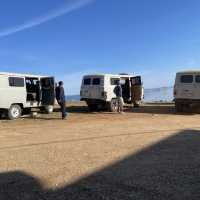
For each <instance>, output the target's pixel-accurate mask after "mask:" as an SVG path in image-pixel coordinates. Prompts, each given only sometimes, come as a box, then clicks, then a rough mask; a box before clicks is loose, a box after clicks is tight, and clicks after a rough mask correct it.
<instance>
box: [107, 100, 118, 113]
mask: <svg viewBox="0 0 200 200" xmlns="http://www.w3.org/2000/svg"><path fill="white" fill-rule="evenodd" d="M118 103H119V102H118V100H117V99H112V100H111V101H110V103H109V110H110V112H118Z"/></svg>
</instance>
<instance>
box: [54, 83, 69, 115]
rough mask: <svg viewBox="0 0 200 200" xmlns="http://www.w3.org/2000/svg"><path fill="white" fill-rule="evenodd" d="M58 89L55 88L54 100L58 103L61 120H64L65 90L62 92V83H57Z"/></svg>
mask: <svg viewBox="0 0 200 200" xmlns="http://www.w3.org/2000/svg"><path fill="white" fill-rule="evenodd" d="M58 85H59V86H58V87H56V100H57V101H58V104H59V105H60V108H61V113H62V119H65V118H66V117H67V113H66V101H65V90H64V87H63V86H64V84H63V82H62V81H60V82H59V83H58Z"/></svg>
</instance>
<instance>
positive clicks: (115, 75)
mask: <svg viewBox="0 0 200 200" xmlns="http://www.w3.org/2000/svg"><path fill="white" fill-rule="evenodd" d="M90 76H109V77H133V76H134V75H130V74H103V73H97V74H88V75H84V77H90Z"/></svg>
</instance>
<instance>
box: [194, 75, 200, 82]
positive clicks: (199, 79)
mask: <svg viewBox="0 0 200 200" xmlns="http://www.w3.org/2000/svg"><path fill="white" fill-rule="evenodd" d="M195 82H196V83H200V75H197V76H196V77H195Z"/></svg>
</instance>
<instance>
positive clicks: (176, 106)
mask: <svg viewBox="0 0 200 200" xmlns="http://www.w3.org/2000/svg"><path fill="white" fill-rule="evenodd" d="M183 107H184V106H183V104H181V103H178V102H175V109H176V112H183Z"/></svg>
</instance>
